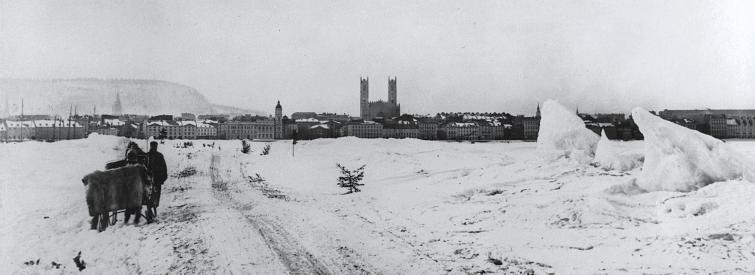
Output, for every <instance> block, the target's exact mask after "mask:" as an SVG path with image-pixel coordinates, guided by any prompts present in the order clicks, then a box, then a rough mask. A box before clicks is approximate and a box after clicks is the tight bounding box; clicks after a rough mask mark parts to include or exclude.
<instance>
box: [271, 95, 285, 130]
mask: <svg viewBox="0 0 755 275" xmlns="http://www.w3.org/2000/svg"><path fill="white" fill-rule="evenodd" d="M274 122H275V128H274V129H275V133H274V134H273V135H274V138H275V139H282V138H283V107H281V102H280V100H278V104H277V105H275V121H274Z"/></svg>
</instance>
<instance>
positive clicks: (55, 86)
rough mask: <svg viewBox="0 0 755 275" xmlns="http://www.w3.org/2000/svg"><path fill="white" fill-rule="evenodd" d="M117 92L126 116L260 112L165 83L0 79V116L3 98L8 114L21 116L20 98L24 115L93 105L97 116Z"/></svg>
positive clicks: (82, 109)
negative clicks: (127, 114)
mask: <svg viewBox="0 0 755 275" xmlns="http://www.w3.org/2000/svg"><path fill="white" fill-rule="evenodd" d="M116 92H118V93H120V98H121V104H122V107H123V113H129V114H151V115H156V114H181V113H185V112H188V113H195V114H214V113H262V112H258V111H249V110H244V109H240V108H234V107H229V106H221V105H214V104H212V103H210V102H208V99H207V98H205V97H204V96H203V95H202V94H200V93H199V92H197V90H195V89H194V88H191V87H188V86H184V85H181V84H176V83H171V82H167V81H159V80H128V79H124V80H102V79H70V80H23V79H0V114H5V99H6V96H7V98H8V109H9V113H10V114H11V115H18V114H20V113H21V98H23V100H24V112H25V113H26V114H50V113H54V114H68V112H69V109H70V106H71V105H75V106H77V107H78V111H79V112H80V113H91V112H92V111H93V109H94V107H95V106H96V108H97V113H99V114H110V113H111V112H112V108H113V103H114V102H115V97H116ZM209 100H210V101H211V100H212V98H209ZM51 108H52V109H51Z"/></svg>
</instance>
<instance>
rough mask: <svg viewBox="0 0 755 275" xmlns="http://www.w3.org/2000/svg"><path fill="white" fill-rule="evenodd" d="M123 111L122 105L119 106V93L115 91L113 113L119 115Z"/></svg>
mask: <svg viewBox="0 0 755 275" xmlns="http://www.w3.org/2000/svg"><path fill="white" fill-rule="evenodd" d="M122 113H123V107H122V106H121V95H120V94H119V93H118V92H115V103H113V115H116V116H120V115H122Z"/></svg>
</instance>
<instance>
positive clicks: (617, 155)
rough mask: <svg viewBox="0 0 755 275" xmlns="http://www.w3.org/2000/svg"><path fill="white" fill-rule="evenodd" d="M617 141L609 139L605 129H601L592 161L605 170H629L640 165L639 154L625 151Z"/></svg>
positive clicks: (640, 157)
mask: <svg viewBox="0 0 755 275" xmlns="http://www.w3.org/2000/svg"><path fill="white" fill-rule="evenodd" d="M617 143H618V142H615V141H611V140H609V139H608V137H606V131H605V130H604V131H602V132H601V133H600V141H598V146H597V147H598V148H597V149H596V150H595V160H594V161H593V163H595V164H596V165H597V166H600V167H601V168H603V169H606V170H619V171H629V170H632V169H634V168H637V167H639V166H640V165H642V160H643V156H642V155H641V154H632V153H626V150H622V148H619V146H618V144H617Z"/></svg>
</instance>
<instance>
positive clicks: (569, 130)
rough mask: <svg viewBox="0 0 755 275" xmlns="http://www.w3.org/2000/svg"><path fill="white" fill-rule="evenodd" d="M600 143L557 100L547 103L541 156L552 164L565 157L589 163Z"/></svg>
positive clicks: (540, 139) (539, 146)
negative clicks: (551, 161)
mask: <svg viewBox="0 0 755 275" xmlns="http://www.w3.org/2000/svg"><path fill="white" fill-rule="evenodd" d="M598 139H599V138H598V135H596V134H595V133H593V132H592V131H590V130H589V129H587V128H585V123H584V122H583V121H582V119H581V118H579V117H578V116H577V115H576V114H575V113H574V112H572V111H569V110H567V109H566V108H564V107H563V106H561V105H560V104H558V102H556V101H554V100H547V101H545V103H544V104H543V109H542V119H541V120H540V132H539V133H538V137H537V152H538V154H540V155H541V156H543V157H545V158H546V159H551V160H553V159H558V158H561V157H565V158H571V159H576V160H578V161H580V162H589V161H591V160H592V158H593V156H594V155H595V147H596V146H597V143H598Z"/></svg>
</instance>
